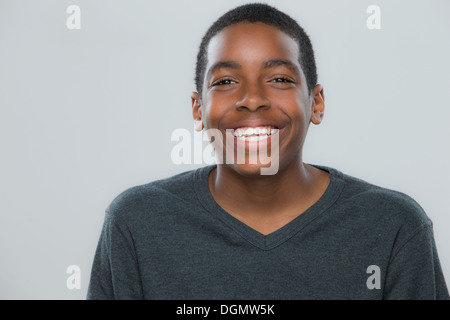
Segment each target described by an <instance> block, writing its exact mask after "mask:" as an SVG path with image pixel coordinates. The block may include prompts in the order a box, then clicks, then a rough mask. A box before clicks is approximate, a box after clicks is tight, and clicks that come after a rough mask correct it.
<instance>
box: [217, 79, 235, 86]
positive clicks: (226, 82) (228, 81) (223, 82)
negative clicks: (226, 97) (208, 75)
mask: <svg viewBox="0 0 450 320" xmlns="http://www.w3.org/2000/svg"><path fill="white" fill-rule="evenodd" d="M233 82H236V81H233V80H231V79H222V80H220V81H217V82H214V83H213V84H212V87H214V86H227V85H230V84H232V83H233Z"/></svg>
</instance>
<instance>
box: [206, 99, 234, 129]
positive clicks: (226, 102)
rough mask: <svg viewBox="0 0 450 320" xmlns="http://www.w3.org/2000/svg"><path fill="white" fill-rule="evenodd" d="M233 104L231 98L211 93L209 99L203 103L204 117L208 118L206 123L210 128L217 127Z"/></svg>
mask: <svg viewBox="0 0 450 320" xmlns="http://www.w3.org/2000/svg"><path fill="white" fill-rule="evenodd" d="M232 108H233V106H232V105H231V103H230V99H229V98H228V99H226V98H224V97H218V96H217V95H210V96H209V97H208V100H207V101H205V104H204V105H203V109H202V110H203V117H204V118H205V120H206V124H207V125H208V126H209V127H210V128H216V127H217V126H218V123H219V121H220V119H221V118H223V116H224V115H225V114H226V113H227V112H229V111H230V110H231V109H232Z"/></svg>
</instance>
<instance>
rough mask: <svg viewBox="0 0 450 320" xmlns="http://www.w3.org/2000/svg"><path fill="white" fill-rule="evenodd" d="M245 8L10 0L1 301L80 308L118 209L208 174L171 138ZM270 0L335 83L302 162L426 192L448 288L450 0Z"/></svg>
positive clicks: (2, 50)
mask: <svg viewBox="0 0 450 320" xmlns="http://www.w3.org/2000/svg"><path fill="white" fill-rule="evenodd" d="M245 2H246V1H226V2H219V1H194V0H190V1H164V2H163V1H136V0H134V1H129V0H127V1H125V0H124V1H111V0H108V1H106V0H103V1H98V0H97V1H93V0H90V1H87V0H85V1H82V0H71V1H69V0H54V1H50V0H45V1H17V0H14V1H12V0H11V1H8V0H0V152H1V157H0V188H1V189H0V197H1V198H0V298H1V299H84V298H85V295H86V292H87V285H88V282H89V273H90V269H91V263H92V258H93V255H94V251H95V248H96V245H97V240H98V236H99V234H100V228H101V225H102V222H103V217H104V210H105V208H106V207H107V205H108V204H109V203H110V202H111V200H112V199H113V198H114V197H115V196H117V195H118V194H119V193H120V192H122V191H123V190H125V189H126V188H128V187H131V186H134V185H137V184H143V183H146V182H149V181H151V180H154V179H159V178H164V177H167V176H170V175H172V174H175V173H178V172H182V171H185V170H189V169H193V168H196V167H199V166H201V165H179V166H177V165H175V164H173V163H172V161H171V157H170V153H171V150H172V148H173V147H174V145H175V144H176V143H175V142H172V141H171V139H170V137H171V133H172V132H173V131H174V130H175V129H177V128H186V129H189V130H192V129H193V121H192V117H191V104H190V93H191V91H192V90H194V89H195V88H194V82H193V79H194V67H195V57H196V54H197V48H198V45H199V44H200V40H201V37H202V36H203V34H204V32H205V31H206V29H207V28H208V27H209V25H210V24H211V23H212V22H213V21H214V20H215V19H216V18H218V17H219V16H220V15H221V14H223V13H225V12H226V11H227V10H229V9H231V8H233V7H234V6H236V5H238V4H242V3H245ZM267 2H268V3H270V4H274V5H275V6H277V7H278V8H279V9H281V10H283V11H285V12H287V13H288V14H290V15H291V16H292V17H293V18H295V19H296V20H297V21H299V22H300V24H301V25H302V26H303V27H304V28H305V29H306V31H307V32H308V34H309V35H310V36H311V38H312V41H313V45H314V47H315V51H316V56H317V63H318V71H319V81H320V83H322V84H323V85H324V90H325V96H326V110H325V118H324V121H323V123H322V124H321V125H320V126H312V127H311V128H310V131H309V135H308V138H307V142H306V145H305V150H304V155H305V159H304V160H305V161H306V162H310V163H317V164H322V165H327V166H332V167H335V168H337V169H339V170H341V171H343V172H345V173H347V174H350V175H354V176H357V177H359V178H362V179H365V180H367V181H369V182H372V183H374V184H378V185H381V186H384V187H387V188H391V189H395V190H399V191H402V192H404V193H406V194H408V195H410V196H412V197H413V198H414V199H416V200H417V201H418V202H419V203H420V204H421V205H422V207H423V208H424V209H425V211H426V212H427V214H428V215H429V217H430V218H431V219H432V220H433V222H434V230H435V238H436V242H437V245H438V250H439V255H440V259H441V263H442V265H443V269H444V273H445V276H446V278H447V279H448V280H447V282H450V281H449V280H450V245H449V244H450V234H449V232H448V229H449V227H450V216H449V212H450V210H449V209H450V203H449V197H450V187H449V184H448V183H449V180H450V173H449V169H448V164H449V163H450V152H449V143H448V140H449V137H450V126H449V125H448V123H449V119H450V106H449V103H448V101H449V100H450V90H448V85H449V84H450V82H449V74H450V64H449V62H448V57H450V37H449V31H450V20H449V19H448V14H449V13H450V10H449V9H450V2H449V1H446V0H441V1H437V0H434V1H362V0H354V1H333V0H329V1H324V0H322V1H298V0H296V1H286V0H283V1H267ZM71 4H76V5H78V6H80V8H81V29H80V30H68V29H67V27H66V19H67V17H68V16H69V15H68V14H67V13H66V8H67V7H68V6H69V5H71ZM371 4H376V5H378V6H380V9H381V30H369V29H368V28H367V27H366V19H367V18H368V16H369V14H367V13H366V9H367V7H368V6H369V5H371ZM69 265H78V266H79V267H80V268H81V289H79V290H76V289H75V290H69V289H68V288H67V287H66V279H67V277H68V276H69V275H68V274H66V268H67V267H68V266H69Z"/></svg>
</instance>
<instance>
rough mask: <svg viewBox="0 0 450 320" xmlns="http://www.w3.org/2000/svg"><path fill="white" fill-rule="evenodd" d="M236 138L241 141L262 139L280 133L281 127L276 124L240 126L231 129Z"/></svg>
mask: <svg viewBox="0 0 450 320" xmlns="http://www.w3.org/2000/svg"><path fill="white" fill-rule="evenodd" d="M230 131H231V133H232V134H233V136H234V137H236V139H238V140H241V141H250V142H252V141H261V140H265V139H267V138H268V137H270V136H272V135H274V134H276V133H278V131H279V129H278V128H276V127H274V126H262V127H240V128H236V129H232V130H230Z"/></svg>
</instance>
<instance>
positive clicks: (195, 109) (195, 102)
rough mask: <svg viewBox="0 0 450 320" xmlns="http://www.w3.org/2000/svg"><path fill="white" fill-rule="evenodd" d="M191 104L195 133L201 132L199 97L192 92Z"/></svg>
mask: <svg viewBox="0 0 450 320" xmlns="http://www.w3.org/2000/svg"><path fill="white" fill-rule="evenodd" d="M191 103H192V117H193V118H194V128H195V131H202V129H203V122H202V108H201V103H200V95H199V94H198V93H197V92H196V91H193V92H192V94H191Z"/></svg>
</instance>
